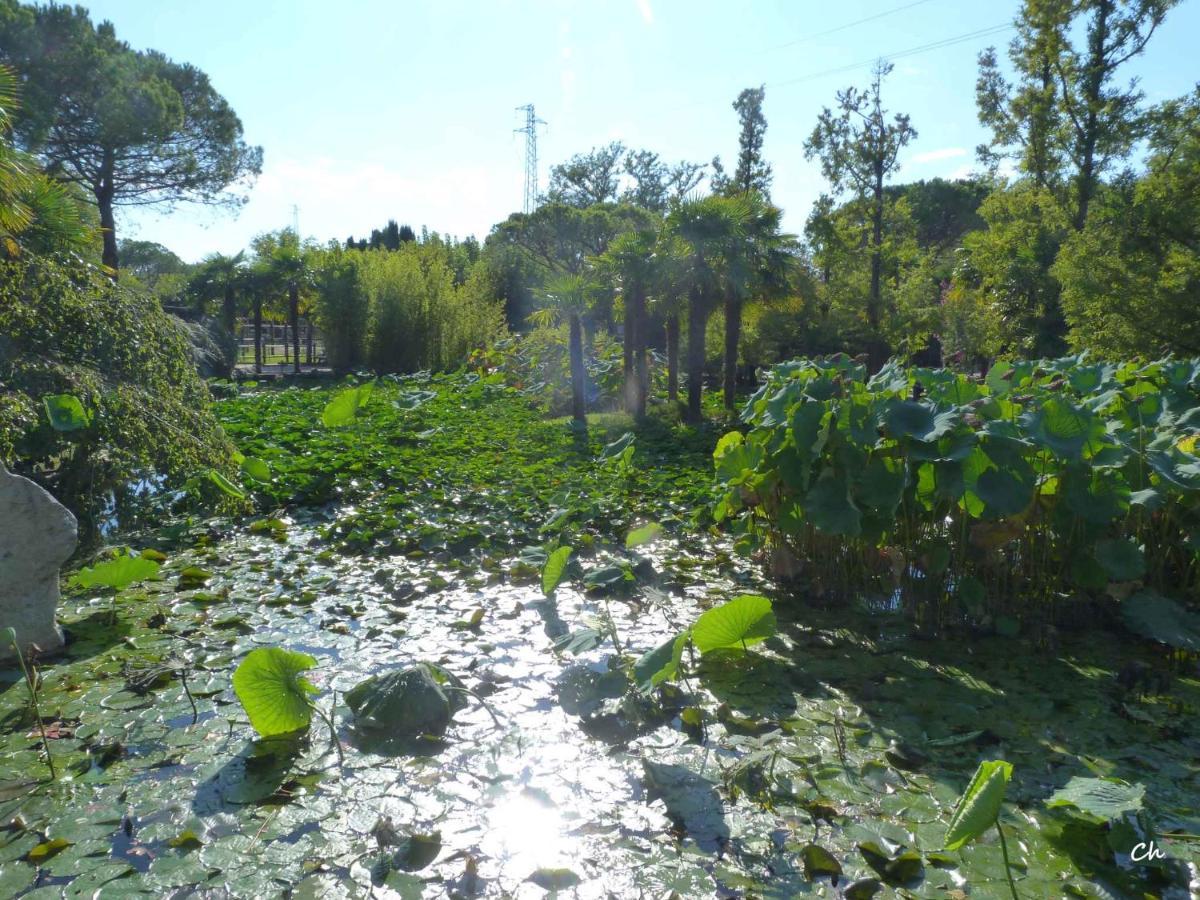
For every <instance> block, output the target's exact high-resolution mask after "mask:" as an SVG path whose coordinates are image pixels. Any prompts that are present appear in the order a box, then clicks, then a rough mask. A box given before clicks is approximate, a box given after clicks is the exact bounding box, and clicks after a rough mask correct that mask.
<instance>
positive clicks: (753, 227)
mask: <svg viewBox="0 0 1200 900" xmlns="http://www.w3.org/2000/svg"><path fill="white" fill-rule="evenodd" d="M743 196H744V199H745V200H746V202H747V204H748V215H747V217H746V221H745V235H744V237H742V238H739V239H737V240H734V241H733V242H731V243H730V244H729V245H728V247H727V255H726V259H725V271H724V279H723V280H724V285H723V287H724V294H725V304H724V306H725V353H724V361H723V375H724V383H723V389H724V400H725V409H726V411H727V412H729V413H732V412H733V409H734V401H735V399H736V395H737V361H738V343H739V342H740V341H741V335H742V306H743V304H744V302H745V301H746V300H748V299H753V298H754V297H759V298H763V297H767V296H777V295H779V294H781V293H783V292H785V291H786V290H787V287H788V275H789V272H788V269H789V266H790V264H791V260H792V258H793V257H792V256H791V254H790V253H789V252H788V251H789V249H790V248H791V247H793V246H794V244H795V236H793V235H790V234H783V233H782V232H781V231H780V226H781V223H782V219H783V211H782V210H781V209H780V208H779V207H777V206H774V205H772V204H771V203H768V202H767V201H766V200H765V199H763V197H762V196H761V195H760V194H758V193H754V192H751V193H748V194H745V195H743Z"/></svg>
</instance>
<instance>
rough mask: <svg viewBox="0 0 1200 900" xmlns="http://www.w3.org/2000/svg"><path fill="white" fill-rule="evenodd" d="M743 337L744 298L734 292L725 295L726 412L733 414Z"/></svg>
mask: <svg viewBox="0 0 1200 900" xmlns="http://www.w3.org/2000/svg"><path fill="white" fill-rule="evenodd" d="M741 336H742V298H741V297H739V296H738V295H737V292H736V291H734V290H728V291H726V293H725V368H724V373H723V374H724V376H725V385H724V388H725V411H726V412H728V413H732V412H733V407H734V401H735V399H736V398H737V362H738V341H739V340H740V339H741Z"/></svg>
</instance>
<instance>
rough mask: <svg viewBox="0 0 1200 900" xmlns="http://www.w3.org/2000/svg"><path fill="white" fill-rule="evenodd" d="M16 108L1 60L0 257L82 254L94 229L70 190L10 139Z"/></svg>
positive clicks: (14, 85)
mask: <svg viewBox="0 0 1200 900" xmlns="http://www.w3.org/2000/svg"><path fill="white" fill-rule="evenodd" d="M19 109H20V87H19V85H18V79H17V75H16V73H15V72H14V71H13V70H12V69H10V68H8V67H7V66H3V65H0V259H5V258H15V257H18V256H20V255H21V253H22V252H23V251H25V252H32V253H59V252H72V253H86V252H87V251H88V248H89V245H90V243H91V240H92V236H93V229H92V228H91V226H90V225H89V223H88V222H87V221H86V220H85V217H84V216H83V214H82V213H83V210H82V205H81V204H80V203H79V202H78V200H77V198H76V195H75V192H74V191H72V190H71V189H70V188H69V187H66V186H63V185H59V184H57V183H56V182H54V181H52V180H51V179H50V178H48V177H46V175H44V174H43V173H42V171H41V169H40V168H39V167H38V165H37V163H36V161H35V160H33V159H32V158H31V157H29V156H27V155H26V154H24V153H22V152H20V151H19V150H17V149H16V147H14V146H13V144H12V142H11V137H12V130H13V125H14V123H15V121H16V117H17V113H18V111H19Z"/></svg>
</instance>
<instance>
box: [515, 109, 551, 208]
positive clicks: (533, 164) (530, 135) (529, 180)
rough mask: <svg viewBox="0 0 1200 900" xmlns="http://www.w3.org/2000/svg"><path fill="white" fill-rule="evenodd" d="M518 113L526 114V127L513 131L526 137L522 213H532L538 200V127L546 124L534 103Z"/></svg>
mask: <svg viewBox="0 0 1200 900" xmlns="http://www.w3.org/2000/svg"><path fill="white" fill-rule="evenodd" d="M517 111H518V112H523V113H525V127H524V128H514V129H513V131H514V132H515V133H516V134H523V135H525V204H524V206H523V209H522V211H523V212H525V213H531V212H533V211H534V210H535V209H536V208H537V198H538V163H537V127H538V126H539V125H545V124H546V123H545V122H544V121H542V120H541V119H539V118H538V117H537V115H536V114H535V113H534V111H533V104H532V103H527V104H525V105H524V106H518V107H517Z"/></svg>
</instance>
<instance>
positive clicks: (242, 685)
mask: <svg viewBox="0 0 1200 900" xmlns="http://www.w3.org/2000/svg"><path fill="white" fill-rule="evenodd" d="M316 664H317V661H316V660H315V659H314V658H313V657H311V656H309V655H308V654H307V653H295V652H293V651H291V650H284V649H282V648H281V647H259V648H258V649H257V650H251V651H250V652H249V653H247V654H246V658H245V659H243V660H242V663H241V665H239V666H238V667H237V670H236V671H235V672H234V673H233V690H234V692H235V693H236V694H237V697H238V700H240V701H241V703H242V708H243V709H245V710H246V715H247V716H248V717H249V719H250V724H251V725H253V726H254V730H255V731H257V732H258V733H259V734H261V735H262V736H263V737H272V736H273V735H278V734H287V733H289V732H292V731H298V730H300V729H302V728H307V727H308V725H309V722H310V720H311V719H312V703H311V700H310V699H309V695H310V694H315V693H316V692H317V689H316V688H315V687H314V686H313V685H312V684H311V683H310V682H309V681H308V679H306V678H305V677H304V676H303V675H301V674H300V673H302V672H304V671H306V670H308V669H311V668H312V667H313V666H315V665H316Z"/></svg>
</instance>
